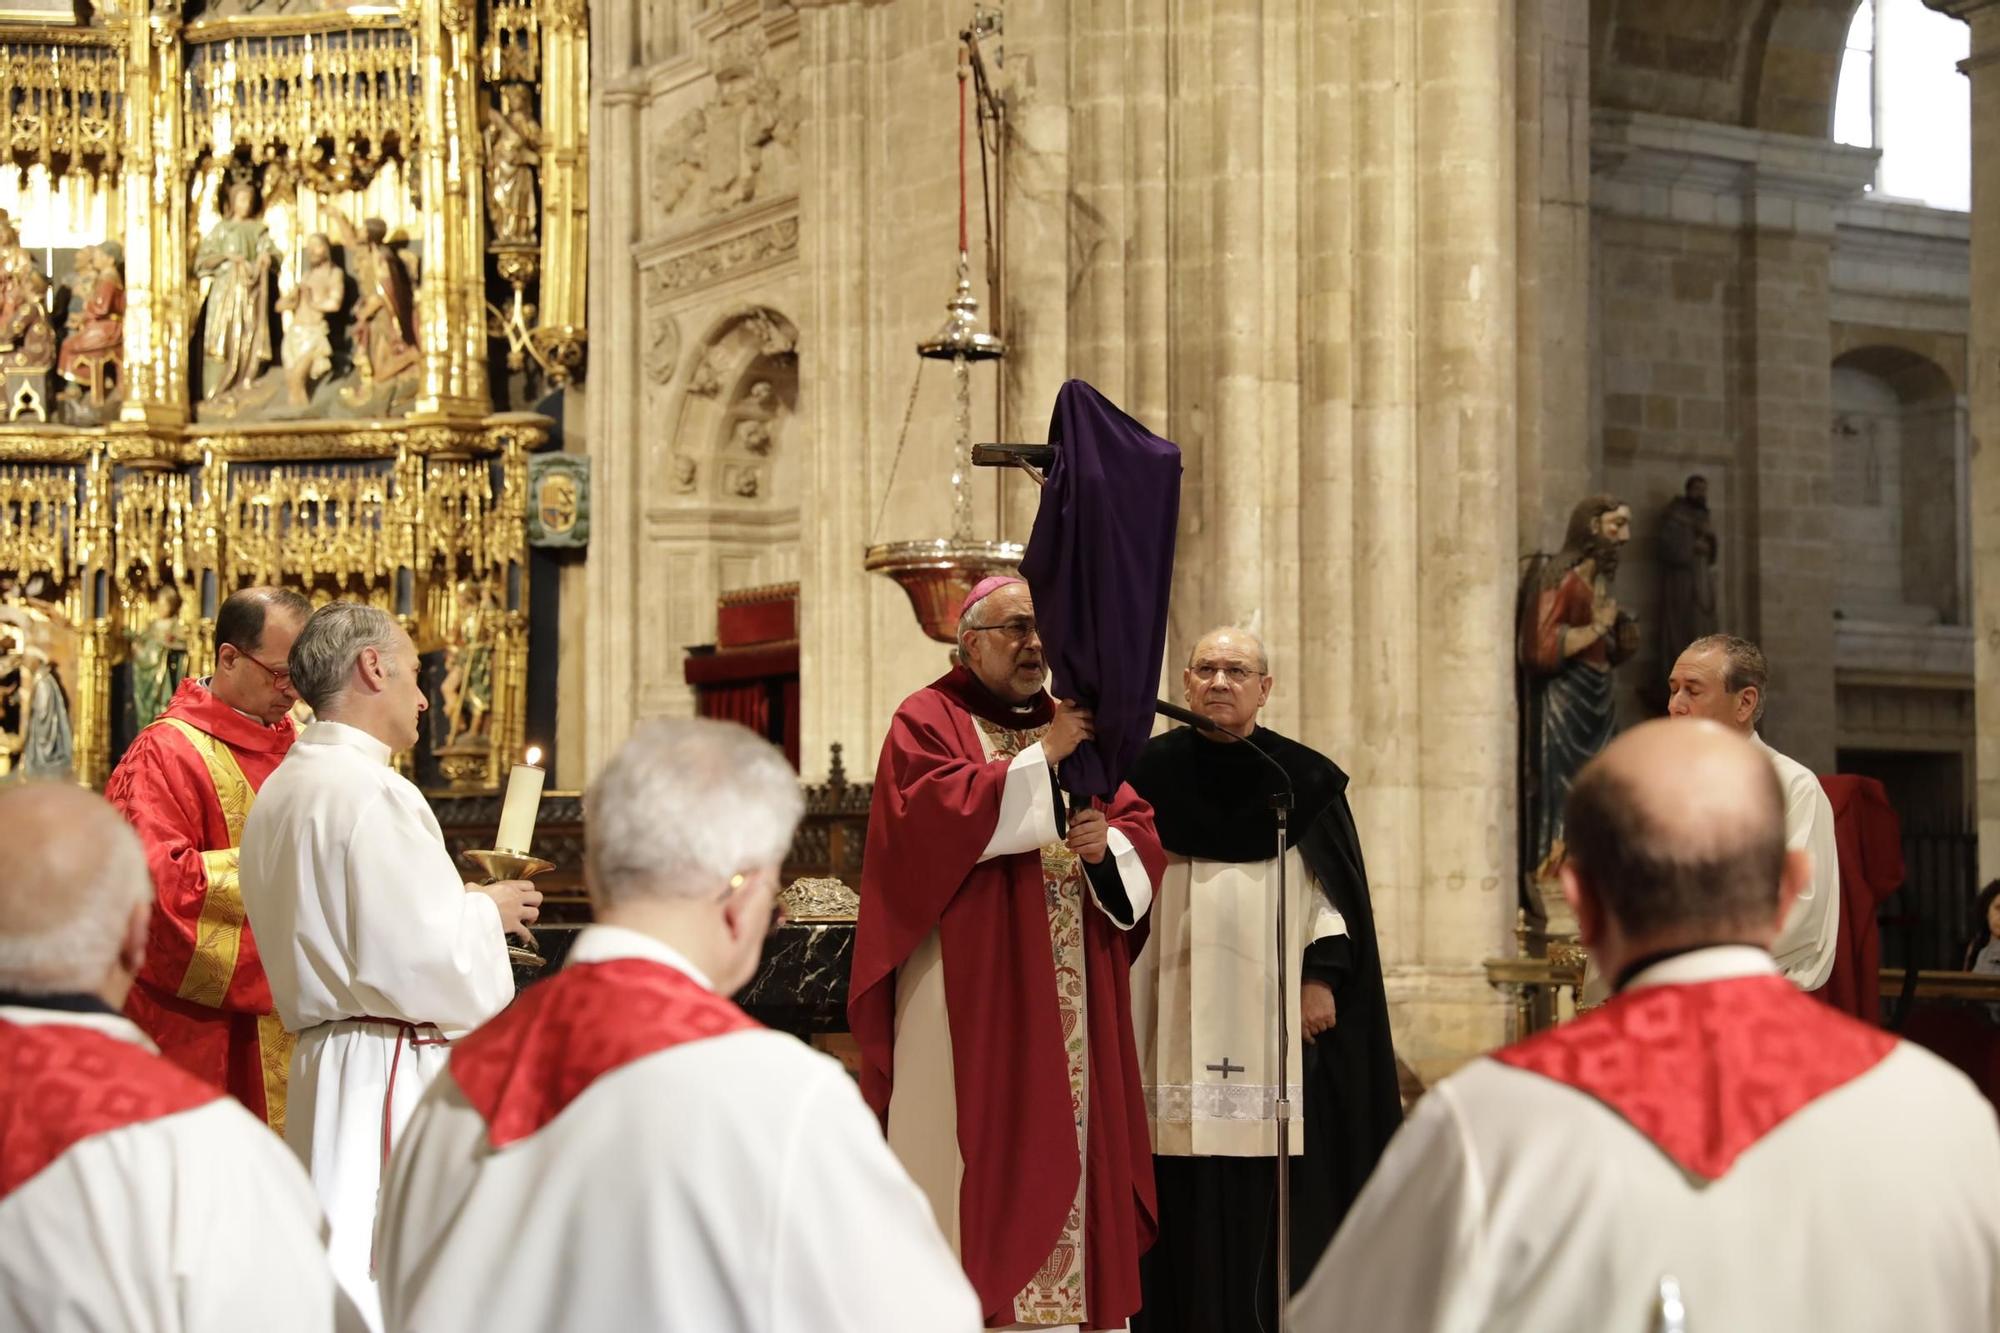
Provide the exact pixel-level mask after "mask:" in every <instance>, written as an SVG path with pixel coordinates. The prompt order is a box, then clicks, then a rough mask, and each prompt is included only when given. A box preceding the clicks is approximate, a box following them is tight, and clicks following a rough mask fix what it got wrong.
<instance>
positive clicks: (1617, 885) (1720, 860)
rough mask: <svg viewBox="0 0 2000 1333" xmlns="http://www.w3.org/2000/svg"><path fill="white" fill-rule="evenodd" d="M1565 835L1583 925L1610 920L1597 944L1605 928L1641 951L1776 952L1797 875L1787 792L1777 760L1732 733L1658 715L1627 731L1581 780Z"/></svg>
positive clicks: (1566, 875) (1568, 882)
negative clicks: (1744, 947) (1783, 904)
mask: <svg viewBox="0 0 2000 1333" xmlns="http://www.w3.org/2000/svg"><path fill="white" fill-rule="evenodd" d="M1563 832H1564V837H1565V839H1566V840H1567V843H1568V849H1569V854H1568V860H1567V862H1566V863H1565V866H1564V870H1563V879H1564V887H1565V889H1566V890H1570V891H1572V892H1573V893H1575V894H1576V895H1578V896H1580V897H1582V898H1585V899H1588V900H1589V902H1590V904H1591V911H1590V912H1589V913H1586V912H1585V911H1584V909H1583V908H1581V907H1579V910H1578V915H1579V918H1580V919H1581V918H1583V917H1585V916H1586V915H1593V916H1599V917H1601V918H1602V919H1601V920H1600V921H1599V922H1598V925H1599V929H1598V930H1597V932H1596V933H1597V934H1598V935H1599V937H1600V938H1602V936H1603V935H1604V934H1605V933H1606V930H1605V928H1606V927H1608V928H1609V929H1610V930H1611V931H1612V932H1613V933H1615V934H1616V935H1617V936H1618V937H1621V939H1622V941H1623V944H1624V945H1625V951H1626V952H1628V953H1631V954H1635V955H1636V954H1643V953H1648V952H1653V951H1655V950H1658V949H1663V948H1673V947H1679V946H1683V945H1690V944H1696V943H1726V942H1741V943H1750V944H1762V945H1765V946H1768V945H1769V943H1770V940H1771V938H1772V935H1773V934H1774V933H1775V931H1776V929H1777V923H1778V917H1779V904H1780V883H1781V881H1786V882H1789V880H1788V877H1789V875H1790V873H1791V868H1790V867H1789V865H1788V863H1787V854H1786V851H1785V807H1784V796H1783V793H1782V791H1781V790H1780V788H1779V786H1778V777H1777V773H1776V772H1775V771H1774V770H1773V769H1772V767H1771V761H1770V760H1769V759H1768V758H1766V757H1765V756H1764V754H1763V753H1762V752H1761V751H1759V750H1758V749H1757V748H1756V747H1755V746H1753V745H1751V744H1750V742H1748V741H1746V740H1745V739H1743V738H1742V737H1741V736H1738V735H1737V734H1735V733H1734V732H1732V731H1730V730H1728V729H1727V728H1725V727H1722V726H1720V725H1718V724H1716V723H1713V722H1707V721H1700V720H1694V721H1680V722H1668V721H1665V720H1660V721H1654V722H1647V723H1645V724H1643V725H1641V726H1638V727H1634V728H1633V729H1632V730H1630V731H1628V732H1626V733H1625V734H1624V735H1622V736H1620V737H1619V738H1618V739H1617V740H1615V741H1613V742H1612V743H1611V744H1610V745H1609V746H1608V747H1606V749H1605V750H1604V752H1603V753H1602V754H1600V755H1599V756H1598V757H1597V758H1596V759H1594V760H1592V761H1591V762H1590V763H1589V764H1588V765H1587V766H1586V767H1585V768H1584V770H1583V772H1582V773H1581V774H1579V775H1578V776H1577V779H1576V783H1575V785H1574V786H1572V787H1571V788H1570V794H1569V805H1568V807H1567V809H1566V811H1565V813H1564V817H1563ZM1587 933H1588V932H1587ZM1587 942H1588V941H1587ZM1600 961H1603V960H1600ZM1606 970H1607V971H1611V970H1615V969H1614V968H1612V967H1610V966H1607V968H1606Z"/></svg>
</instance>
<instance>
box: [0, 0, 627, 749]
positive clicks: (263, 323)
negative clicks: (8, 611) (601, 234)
mask: <svg viewBox="0 0 2000 1333" xmlns="http://www.w3.org/2000/svg"><path fill="white" fill-rule="evenodd" d="M588 57H589V51H588V33H587V29H586V23H585V15H584V5H583V2H582V0H479V2H478V3H473V2H472V0H405V2H404V3H402V4H400V5H398V4H393V3H384V4H368V3H357V4H353V5H349V6H345V7H342V6H337V5H327V4H317V3H313V2H312V0H195V2H194V3H190V4H186V5H183V4H180V3H178V2H177V0H166V2H165V3H159V2H156V3H155V4H154V5H153V6H152V7H151V8H146V7H143V6H140V7H132V6H131V5H130V4H129V3H126V2H122V0H100V3H98V4H96V5H94V6H85V5H82V4H78V6H77V7H76V8H75V9H71V8H70V7H69V6H67V5H63V4H53V5H51V4H50V3H49V2H48V0H33V3H32V4H30V5H27V6H24V5H22V4H4V3H0V157H4V159H5V160H4V162H0V209H4V211H5V220H4V222H0V608H4V607H5V606H8V605H11V606H15V607H17V608H32V609H33V610H34V614H35V616H39V617H41V619H40V620H35V619H33V617H30V616H29V615H28V614H27V612H26V611H25V610H23V611H21V612H20V613H19V614H16V615H15V616H14V617H13V619H14V620H17V621H19V622H20V624H19V625H18V626H16V631H17V632H14V634H13V638H14V639H17V640H20V641H21V643H20V644H15V645H14V648H15V649H16V650H15V651H12V652H9V651H7V650H6V649H7V645H5V644H0V759H4V760H7V761H8V762H7V763H6V764H4V765H0V771H4V769H5V768H6V767H10V766H11V767H13V768H14V769H16V770H17V771H18V770H19V769H20V768H21V767H24V766H27V760H28V758H29V755H30V752H31V750H32V747H31V746H29V745H28V744H27V742H26V740H25V739H24V736H25V731H26V729H27V728H28V726H29V725H30V722H29V716H28V714H29V712H32V711H33V710H28V709H27V701H28V700H29V699H30V697H31V696H32V697H39V698H42V699H44V700H46V701H47V702H45V703H44V704H42V705H41V706H40V712H39V721H40V722H41V723H42V724H43V725H45V726H47V725H53V723H52V718H53V715H52V713H51V712H50V709H51V708H57V707H62V708H66V710H67V716H66V718H64V719H61V721H63V723H64V724H65V725H66V726H67V728H68V733H69V734H68V743H69V745H70V749H71V755H70V758H71V760H72V763H73V769H74V772H75V773H76V774H77V776H79V777H81V778H82V779H84V780H86V781H91V782H97V781H101V780H102V779H103V777H104V776H105V772H106V770H107V767H108V765H109V763H110V761H111V758H112V755H113V751H114V745H115V743H116V742H117V741H119V740H122V739H123V738H124V737H125V736H129V733H130V731H131V729H132V727H133V726H135V725H143V723H144V722H145V721H146V720H148V719H146V718H143V717H137V716H136V715H135V713H134V711H133V707H132V705H131V701H130V699H129V698H128V697H126V696H127V695H128V694H129V691H128V690H126V689H125V687H124V686H123V685H121V684H120V681H121V680H122V677H120V676H119V675H118V673H117V671H116V668H117V666H118V665H119V664H120V662H121V661H123V660H124V659H125V658H126V657H127V656H128V655H129V654H130V653H131V652H133V651H134V648H135V645H137V643H138V642H139V640H140V639H141V638H142V637H144V636H145V635H147V634H149V633H150V634H151V635H152V636H153V640H152V646H153V648H155V649H157V648H159V647H160V646H161V645H163V644H164V645H166V646H168V647H171V648H172V649H173V652H175V653H178V654H180V656H179V657H175V658H174V659H173V660H174V662H175V664H176V670H180V671H185V672H187V673H194V674H198V673H200V672H201V671H202V670H204V669H205V668H206V665H207V662H206V658H207V656H208V652H209V650H208V647H207V644H208V641H209V633H210V631H211V630H212V627H213V616H214V614H215V608H216V606H217V605H218V604H219V602H220V600H221V599H222V598H223V597H226V596H227V595H228V594H229V593H230V592H231V591H233V590H235V589H236V588H238V587H244V586H249V585H251V584H255V583H283V584H287V585H290V586H294V587H298V588H300V589H302V590H304V591H306V592H307V593H308V594H309V595H310V596H312V597H313V598H314V599H315V600H316V601H324V600H328V599H331V598H335V597H345V598H352V599H357V600H364V601H368V602H371V603H373V604H375V605H378V606H381V607H383V608H385V609H388V610H391V611H393V612H394V613H395V614H397V615H399V616H401V617H403V618H404V619H405V622H406V623H407V624H408V625H409V626H410V627H411V629H412V631H413V633H414V634H415V635H416V637H417V639H418V642H419V646H420V647H422V648H424V649H425V650H426V651H427V652H430V653H435V654H437V656H436V657H435V658H434V659H433V663H434V666H433V670H434V673H435V675H436V677H437V678H438V680H439V681H441V682H442V683H441V684H440V685H439V689H440V691H441V693H440V695H439V697H438V698H437V699H435V700H434V707H433V715H434V716H433V718H432V719H431V721H432V723H433V725H432V726H431V728H430V734H429V735H428V736H427V738H426V746H425V755H424V758H423V760H422V762H423V763H424V764H425V765H426V766H427V767H426V771H427V773H428V775H429V776H430V777H432V778H433V779H435V780H440V781H445V782H451V783H457V784H466V785H484V784H488V783H492V782H497V780H498V778H499V776H500V775H501V774H504V772H505V771H506V766H507V764H508V762H509V761H510V760H511V758H512V756H513V755H514V754H515V753H516V752H518V750H519V749H520V748H521V745H522V731H523V728H524V725H525V680H526V651H527V650H526V642H527V634H526V625H527V615H528V578H527V570H526V539H525V532H524V515H525V504H526V463H527V459H526V455H527V452H528V451H530V450H532V449H535V448H537V447H541V446H543V445H544V444H545V443H546V442H548V440H549V439H550V437H551V433H552V427H553V423H552V422H551V421H549V420H548V419H547V418H544V417H540V416H535V415H531V414H530V412H529V411H527V410H524V409H532V408H533V407H535V406H536V405H538V404H539V403H540V402H542V401H543V400H544V398H545V397H546V396H547V395H549V394H550V393H552V392H555V391H558V390H561V389H562V388H563V387H565V386H567V385H568V384H570V383H572V382H573V381H574V380H576V379H577V378H578V377H580V376H581V375H582V373H583V370H584V364H585V348H586V346H587V343H586V334H585V328H584V275H585V265H586V260H587V254H586V223H587V219H586V216H585V207H584V201H585V198H586V180H587V172H588V143H587V137H586V130H587V125H586V119H585V114H586V107H587V104H588V86H587V79H588V73H587V71H588ZM168 588H171V589H172V590H173V591H172V593H171V594H169V593H167V592H165V590H166V589H168ZM6 619H7V617H5V616H0V620H6ZM44 621H46V622H49V623H50V624H51V625H56V626H57V627H56V628H52V629H50V630H49V631H47V632H46V633H40V635H39V637H41V638H44V639H48V640H49V641H50V642H51V643H55V644H57V650H56V651H44V652H39V653H29V652H28V651H27V650H26V648H25V647H23V646H22V645H24V644H25V643H26V641H27V639H29V638H31V637H36V632H32V627H33V626H35V625H39V624H41V623H43V622H44ZM58 622H59V624H58ZM10 642H12V641H11V640H10ZM169 656H171V654H169ZM158 657H159V654H158V653H157V652H156V653H154V655H153V656H152V657H149V658H148V659H147V660H148V661H149V662H151V661H153V660H155V658H158ZM31 659H32V660H31ZM51 662H53V663H54V665H53V666H51V665H50V663H51ZM48 680H53V681H54V682H55V684H56V685H58V686H59V688H57V689H54V690H53V691H52V690H51V689H50V688H49V687H48V683H47V682H48ZM38 691H39V693H38ZM149 697H150V696H149ZM440 705H447V706H448V711H449V714H450V715H449V716H439V714H440V712H441V708H440ZM24 710H25V711H24ZM10 726H11V727H12V728H13V729H14V730H13V731H12V732H11V733H10V732H9V727H10ZM50 735H54V733H50ZM56 739H57V740H60V739H61V737H59V736H57V737H56ZM43 740H44V741H45V742H46V743H47V747H48V748H49V753H51V754H54V753H56V752H57V750H56V748H55V741H53V740H50V739H49V737H48V736H44V737H43Z"/></svg>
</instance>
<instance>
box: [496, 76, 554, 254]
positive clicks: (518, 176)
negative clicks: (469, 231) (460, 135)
mask: <svg viewBox="0 0 2000 1333" xmlns="http://www.w3.org/2000/svg"><path fill="white" fill-rule="evenodd" d="M541 142H542V127H541V126H540V125H538V124H536V123H535V116H534V112H533V111H532V110H531V109H530V108H529V106H528V86H527V85H526V84H524V83H509V84H503V85H502V86H501V88H500V105H499V106H497V107H488V108H486V221H487V225H488V226H489V227H490V228H491V230H492V233H493V239H494V240H495V241H497V242H499V243H501V244H503V245H518V244H522V243H525V242H531V241H533V240H534V239H535V215H536V202H535V166H536V164H537V163H539V162H540V161H541V160H542V154H541Z"/></svg>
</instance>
